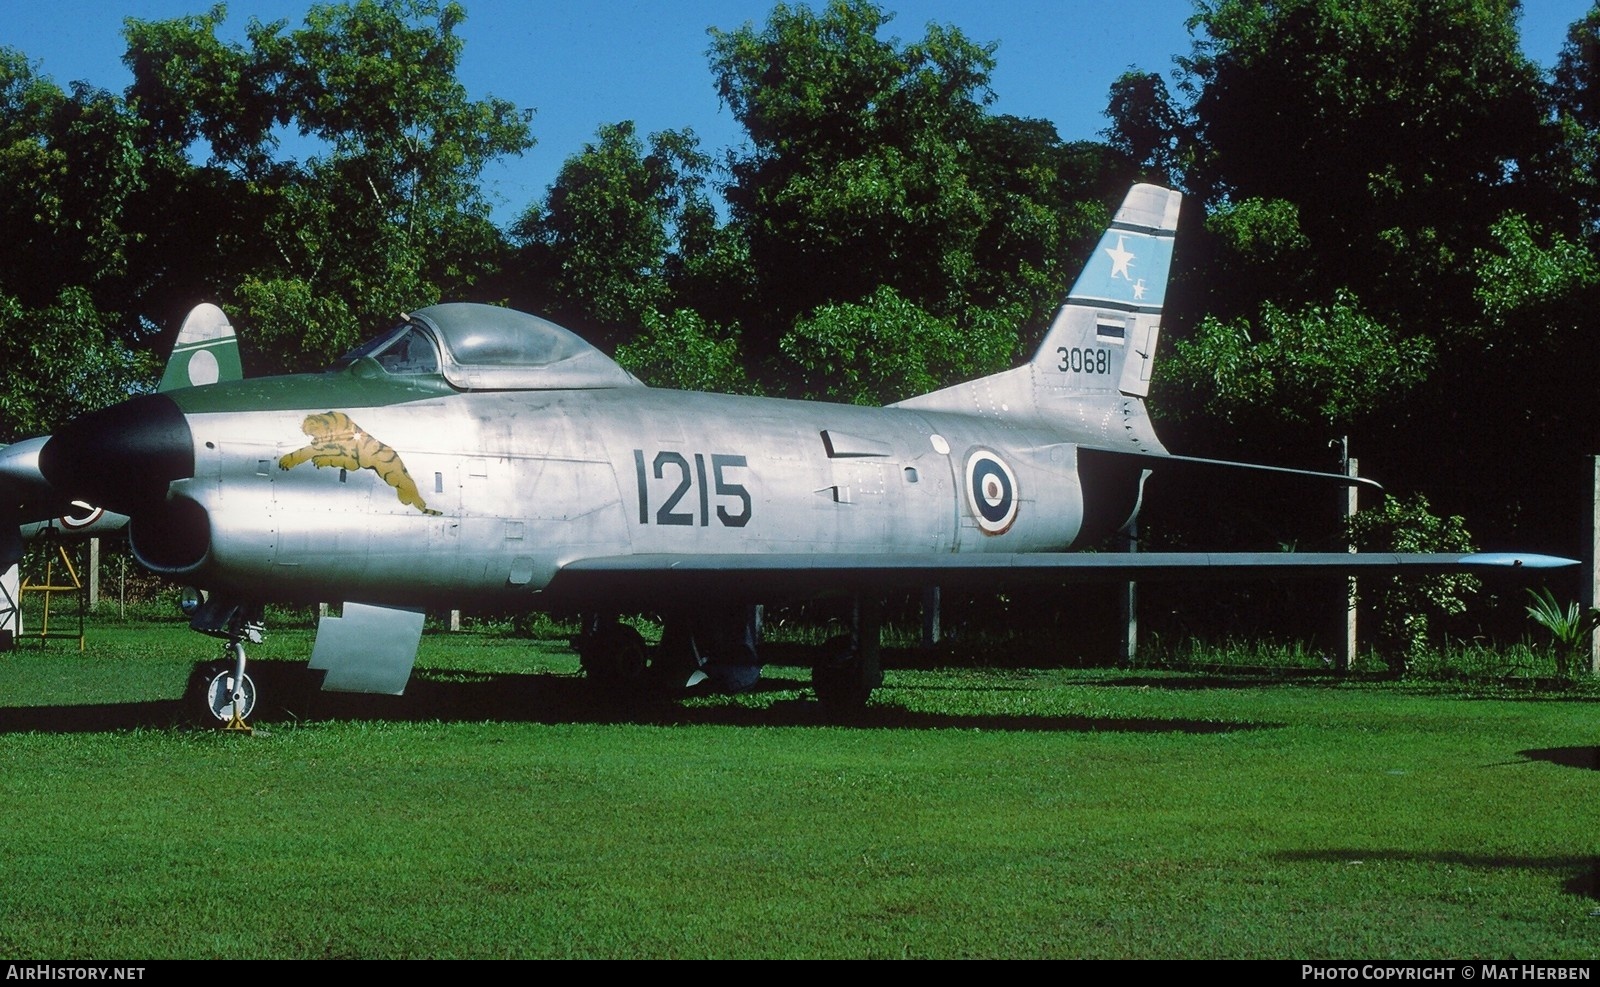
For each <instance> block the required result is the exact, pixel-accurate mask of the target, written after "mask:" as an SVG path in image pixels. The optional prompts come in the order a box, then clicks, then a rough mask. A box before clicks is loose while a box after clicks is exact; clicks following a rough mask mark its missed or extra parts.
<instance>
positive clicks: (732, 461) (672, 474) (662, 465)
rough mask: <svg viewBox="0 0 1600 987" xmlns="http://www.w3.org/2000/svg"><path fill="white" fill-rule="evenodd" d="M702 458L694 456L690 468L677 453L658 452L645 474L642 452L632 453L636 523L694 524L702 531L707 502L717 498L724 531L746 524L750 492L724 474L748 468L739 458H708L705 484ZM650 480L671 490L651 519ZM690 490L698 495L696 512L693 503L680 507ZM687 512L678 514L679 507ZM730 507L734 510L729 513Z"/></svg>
mask: <svg viewBox="0 0 1600 987" xmlns="http://www.w3.org/2000/svg"><path fill="white" fill-rule="evenodd" d="M706 458H707V457H706V456H705V455H704V454H703V453H698V452H697V453H695V454H694V465H693V466H692V467H691V466H690V465H689V460H688V459H687V458H685V457H684V455H683V453H681V452H673V451H671V450H669V449H668V450H662V451H661V452H658V453H656V458H655V459H654V461H652V462H651V464H650V466H649V468H648V470H647V469H646V467H645V461H644V450H643V449H635V450H633V468H634V475H635V478H636V479H637V480H638V481H639V523H640V524H650V523H651V522H652V520H654V523H656V524H677V525H693V524H696V523H698V524H699V526H700V527H702V528H704V527H707V526H708V525H710V523H711V498H712V496H713V495H715V496H716V498H717V520H718V521H719V522H721V524H722V526H723V527H725V528H742V527H744V526H745V525H746V524H749V523H750V510H751V505H750V491H749V490H747V489H745V487H744V484H742V483H734V482H733V481H732V480H730V479H729V477H728V472H727V471H728V470H732V469H745V468H747V466H748V464H747V461H746V460H745V458H744V457H743V456H730V455H725V454H723V453H720V452H719V453H712V454H711V457H710V459H711V470H710V475H709V481H710V482H707V480H708V476H707V471H706ZM651 477H654V478H655V479H656V480H664V481H666V483H663V484H657V486H658V487H664V486H666V485H667V484H671V485H672V488H671V490H670V491H667V492H666V500H663V501H662V502H661V505H660V506H659V507H657V508H656V512H655V515H654V517H653V519H652V515H651V513H650V486H651V482H650V481H651ZM691 490H693V491H696V492H697V493H698V500H699V508H700V510H699V512H698V522H697V520H696V517H697V513H696V512H695V511H694V510H693V509H692V508H693V507H694V506H695V505H694V503H693V502H691V503H688V504H684V503H683V500H684V498H685V497H687V496H688V495H689V492H690V491H691ZM680 504H681V505H682V506H684V507H688V508H691V509H690V510H679V509H678V507H679V505H680ZM730 506H734V507H736V510H729V507H730Z"/></svg>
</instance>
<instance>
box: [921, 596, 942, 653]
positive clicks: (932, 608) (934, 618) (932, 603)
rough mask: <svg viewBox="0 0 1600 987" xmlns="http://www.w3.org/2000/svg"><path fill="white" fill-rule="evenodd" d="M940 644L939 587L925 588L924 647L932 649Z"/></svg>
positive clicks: (923, 600)
mask: <svg viewBox="0 0 1600 987" xmlns="http://www.w3.org/2000/svg"><path fill="white" fill-rule="evenodd" d="M938 643H939V587H937V586H925V587H923V590H922V646H923V648H931V647H933V646H934V645H936V644H938Z"/></svg>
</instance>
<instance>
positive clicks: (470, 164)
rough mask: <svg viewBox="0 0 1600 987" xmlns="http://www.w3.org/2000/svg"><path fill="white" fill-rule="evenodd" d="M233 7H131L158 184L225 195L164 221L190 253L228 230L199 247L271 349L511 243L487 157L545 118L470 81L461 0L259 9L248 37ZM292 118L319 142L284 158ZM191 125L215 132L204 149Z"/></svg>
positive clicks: (139, 92)
mask: <svg viewBox="0 0 1600 987" xmlns="http://www.w3.org/2000/svg"><path fill="white" fill-rule="evenodd" d="M224 13H225V11H224V9H223V8H222V7H220V6H219V7H215V8H212V10H211V11H210V12H209V13H208V14H205V15H202V16H196V17H188V18H179V19H176V20H172V21H161V22H139V21H133V22H130V24H129V26H128V30H127V34H128V39H129V49H128V56H127V59H126V61H127V63H128V65H129V68H130V69H132V71H133V72H134V84H133V86H131V87H130V89H129V99H130V102H131V103H132V105H133V106H134V107H135V108H136V109H138V110H139V111H140V112H141V113H148V119H149V121H150V125H149V128H148V130H147V137H146V139H147V145H148V152H149V153H148V157H149V158H150V160H151V161H153V162H155V163H157V164H159V166H160V168H159V174H160V176H161V178H160V180H159V181H157V182H155V183H153V191H152V196H153V204H156V205H163V206H169V207H170V206H179V205H181V204H182V203H184V202H186V201H188V202H190V204H191V206H192V205H193V204H196V203H198V204H200V205H206V204H210V205H215V206H217V207H218V208H217V209H216V210H215V211H207V210H196V209H194V208H192V207H191V208H189V209H187V210H185V209H173V208H166V209H160V210H156V209H152V210H149V214H151V215H157V216H172V215H177V216H180V217H185V220H182V221H179V222H176V223H173V222H168V223H166V224H165V225H163V226H161V227H159V228H158V229H157V230H155V231H154V232H155V233H156V234H157V236H155V237H154V239H155V240H157V241H158V242H160V243H162V244H164V245H168V246H172V247H174V248H175V250H174V255H175V256H177V257H179V258H185V259H188V258H189V257H190V256H191V255H192V254H193V253H197V252H201V251H200V250H197V249H196V248H195V247H190V248H189V249H188V251H187V252H186V251H185V249H184V245H185V244H198V245H204V246H209V247H212V248H214V249H213V253H214V255H215V259H214V260H212V261H211V262H210V263H202V264H201V265H200V267H201V269H202V270H205V271H206V272H207V280H208V281H209V284H208V287H210V288H211V289H212V290H214V291H216V292H217V293H218V294H219V296H220V297H221V299H222V300H223V302H224V304H225V307H227V308H229V309H230V310H232V311H233V312H234V314H235V315H236V316H239V317H241V325H240V326H239V328H240V329H241V337H242V338H243V339H245V340H247V341H248V343H249V346H248V348H247V358H250V357H251V356H253V357H254V359H253V361H252V362H253V363H254V364H255V365H256V367H257V369H269V370H272V369H300V368H305V367H310V366H316V365H320V364H323V363H326V362H327V360H328V359H329V358H331V357H332V356H334V355H337V353H339V352H340V351H341V350H343V349H345V348H347V347H349V346H350V345H352V344H353V343H355V342H357V341H358V339H359V337H360V335H362V334H363V333H365V332H370V331H371V329H372V328H373V327H374V326H375V325H376V324H381V323H383V322H387V321H389V320H391V319H393V318H395V317H396V316H398V314H399V313H400V312H402V311H405V310H407V309H409V308H414V307H418V306H421V305H426V304H428V303H430V302H433V301H436V300H438V299H439V298H440V297H442V296H443V295H445V294H450V295H461V294H462V293H464V292H465V291H467V290H469V289H470V288H471V286H472V285H474V284H475V283H477V282H478V281H480V280H481V279H483V278H484V277H486V276H487V275H488V274H489V273H490V272H491V271H493V270H494V269H495V267H496V265H498V264H499V263H501V262H502V260H503V250H504V243H503V238H502V237H501V236H500V234H499V233H498V231H496V230H495V229H494V227H493V225H492V224H491V223H490V221H489V219H488V215H489V208H488V204H487V202H486V201H485V200H484V198H483V195H482V192H481V189H480V187H479V184H478V182H479V177H480V176H481V173H482V170H483V168H484V166H485V165H486V164H488V162H490V161H491V160H493V159H494V158H496V157H498V156H501V155H505V154H517V153H521V152H522V151H523V150H525V149H526V148H528V147H529V146H531V145H532V138H531V137H530V135H529V132H528V126H527V123H526V122H525V121H524V119H523V118H522V115H521V113H520V112H519V111H517V110H516V108H515V107H513V106H512V105H511V104H509V103H507V102H506V101H504V100H498V99H494V98H488V99H483V100H474V99H471V98H469V97H468V95H467V92H466V89H465V87H464V86H463V85H462V84H461V82H460V81H459V80H458V79H457V78H456V71H457V68H458V66H459V63H460V58H461V52H462V40H461V38H460V37H459V36H458V35H457V34H456V30H457V28H458V27H459V26H460V24H461V22H462V20H463V19H464V17H465V16H466V15H465V11H464V10H463V8H462V7H461V6H459V5H458V4H455V3H440V2H438V0H356V2H352V3H341V4H319V5H316V6H313V7H312V8H311V9H310V10H309V12H308V13H307V14H306V17H305V20H304V23H303V25H302V26H301V27H299V28H296V29H292V30H291V29H290V28H289V26H288V24H287V22H282V21H280V22H274V23H268V24H264V23H261V22H259V21H255V20H252V21H251V23H250V25H249V27H248V29H247V31H246V39H247V40H246V43H245V44H242V45H241V44H237V43H223V42H221V41H219V40H218V39H217V38H216V31H217V29H218V27H219V26H220V25H221V23H222V20H223V17H224ZM276 128H287V129H289V130H291V131H293V132H296V133H298V134H299V135H300V137H301V138H302V139H303V140H304V141H306V142H307V146H309V147H310V148H311V149H312V150H311V152H310V153H308V154H306V155H305V156H304V157H303V158H302V159H299V160H294V159H286V158H284V157H283V156H282V155H281V151H280V148H279V145H278V142H277V140H276V136H275V134H276V132H277V130H276ZM195 141H203V142H204V143H205V144H206V145H208V146H209V148H210V151H211V154H210V157H209V159H208V160H207V161H206V162H204V163H203V164H201V165H198V166H196V165H190V164H189V163H188V160H187V159H188V155H189V152H190V148H191V146H192V145H193V143H194V142H195ZM158 273H159V272H154V273H152V275H151V276H150V278H149V279H148V280H149V281H150V282H151V283H152V284H158V283H162V282H163V281H164V279H163V278H162V277H159V276H158ZM317 298H320V299H323V301H321V302H317V303H314V304H307V303H306V300H307V299H317ZM335 298H336V299H338V303H337V304H332V303H330V302H328V301H327V299H335ZM157 307H161V306H152V308H157ZM164 314H167V313H164ZM169 317H170V315H169ZM305 318H313V319H328V320H331V321H327V322H317V323H313V324H309V325H307V324H305V323H303V322H299V321H297V320H301V319H305Z"/></svg>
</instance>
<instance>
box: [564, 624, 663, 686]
mask: <svg viewBox="0 0 1600 987" xmlns="http://www.w3.org/2000/svg"><path fill="white" fill-rule="evenodd" d="M574 644H575V646H576V647H577V650H578V661H579V663H580V664H582V665H583V671H584V674H585V675H587V676H588V677H589V680H590V681H591V682H593V683H594V684H595V685H597V686H599V687H600V688H601V689H603V690H605V691H606V692H609V693H612V694H614V695H621V694H626V693H632V692H637V691H638V690H639V689H640V688H641V686H642V685H643V683H644V680H645V672H646V670H647V669H648V668H649V666H650V652H649V650H648V649H649V646H648V645H646V644H645V641H644V636H643V635H641V634H640V633H639V632H638V631H637V630H634V629H633V628H632V627H629V626H628V625H627V624H624V623H622V622H621V621H619V620H617V619H615V618H611V617H588V616H586V617H585V618H584V621H583V633H582V634H580V635H579V637H578V640H577V641H576V642H574Z"/></svg>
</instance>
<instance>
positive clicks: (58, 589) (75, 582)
mask: <svg viewBox="0 0 1600 987" xmlns="http://www.w3.org/2000/svg"><path fill="white" fill-rule="evenodd" d="M52 547H53V548H54V549H55V551H54V552H51V551H50V550H49V549H46V550H45V557H44V582H42V583H35V582H33V581H32V580H31V579H28V578H26V577H24V578H23V580H22V586H21V588H20V591H19V592H18V594H17V596H18V602H19V605H20V602H21V600H22V599H23V598H25V597H26V596H27V595H28V594H29V593H43V594H44V617H43V619H41V620H40V621H39V630H38V632H37V633H30V632H27V631H24V632H23V633H22V634H21V635H19V636H18V640H21V639H23V638H30V637H36V638H39V639H40V640H41V641H42V640H44V639H45V638H51V637H59V638H77V639H78V650H79V651H82V650H83V612H84V610H85V606H84V601H83V594H84V587H83V580H81V579H79V578H78V570H77V568H76V567H74V566H73V564H72V558H71V556H69V555H68V554H67V547H66V546H65V545H62V544H61V543H59V542H57V543H55V545H54V546H52ZM57 558H59V559H60V560H61V567H62V569H64V570H65V571H66V574H67V579H68V580H70V582H68V583H65V584H62V585H59V586H58V585H56V582H55V578H56V571H55V566H56V559H57ZM61 593H72V594H74V595H76V596H77V598H78V630H77V632H76V633H74V632H72V631H59V630H58V631H52V630H51V629H50V598H51V597H52V596H56V595H58V594H61Z"/></svg>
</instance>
